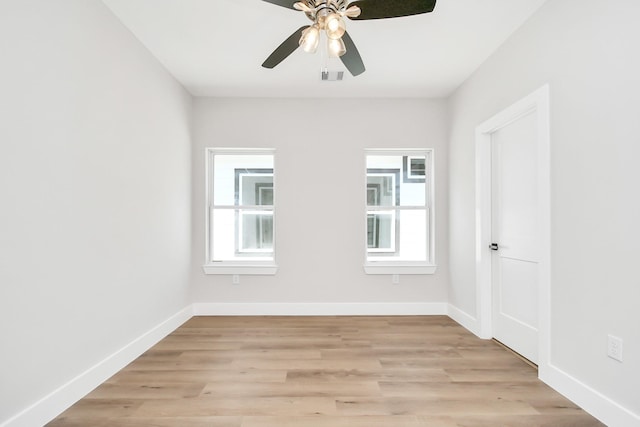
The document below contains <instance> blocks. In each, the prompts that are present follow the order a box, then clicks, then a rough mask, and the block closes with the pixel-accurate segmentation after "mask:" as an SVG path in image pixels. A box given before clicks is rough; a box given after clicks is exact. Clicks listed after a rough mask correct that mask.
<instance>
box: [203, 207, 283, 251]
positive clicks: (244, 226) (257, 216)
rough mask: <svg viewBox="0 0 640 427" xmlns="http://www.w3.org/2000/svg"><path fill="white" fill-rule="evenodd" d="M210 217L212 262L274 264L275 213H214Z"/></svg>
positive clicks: (235, 210)
mask: <svg viewBox="0 0 640 427" xmlns="http://www.w3.org/2000/svg"><path fill="white" fill-rule="evenodd" d="M211 217H212V227H211V236H212V242H213V245H212V260H213V261H269V260H273V235H274V234H273V211H262V210H249V209H212V210H211ZM234 224H235V226H234Z"/></svg>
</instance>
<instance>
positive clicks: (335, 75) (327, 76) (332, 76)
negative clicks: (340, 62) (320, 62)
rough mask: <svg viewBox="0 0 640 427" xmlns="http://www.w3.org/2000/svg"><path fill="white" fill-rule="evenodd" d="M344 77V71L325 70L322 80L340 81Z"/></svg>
mask: <svg viewBox="0 0 640 427" xmlns="http://www.w3.org/2000/svg"><path fill="white" fill-rule="evenodd" d="M343 77H344V71H323V72H322V80H325V81H328V82H338V81H341V80H342V78H343Z"/></svg>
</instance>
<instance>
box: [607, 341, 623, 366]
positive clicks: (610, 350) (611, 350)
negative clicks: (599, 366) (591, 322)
mask: <svg viewBox="0 0 640 427" xmlns="http://www.w3.org/2000/svg"><path fill="white" fill-rule="evenodd" d="M607 356H609V357H610V358H612V359H615V360H617V361H618V362H622V338H618V337H614V336H613V335H609V336H608V340H607Z"/></svg>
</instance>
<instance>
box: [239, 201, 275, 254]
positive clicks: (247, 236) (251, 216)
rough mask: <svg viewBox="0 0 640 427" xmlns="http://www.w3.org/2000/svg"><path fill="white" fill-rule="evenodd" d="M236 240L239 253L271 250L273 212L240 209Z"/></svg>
mask: <svg viewBox="0 0 640 427" xmlns="http://www.w3.org/2000/svg"><path fill="white" fill-rule="evenodd" d="M239 214H240V218H241V220H240V229H239V230H238V236H239V237H238V241H239V242H240V248H239V249H238V250H239V252H241V253H253V252H271V251H272V250H273V212H262V211H260V212H258V211H240V212H239Z"/></svg>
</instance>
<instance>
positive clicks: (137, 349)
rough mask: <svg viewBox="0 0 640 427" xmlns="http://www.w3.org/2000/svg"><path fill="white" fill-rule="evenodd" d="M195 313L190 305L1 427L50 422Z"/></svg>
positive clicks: (20, 426) (36, 424)
mask: <svg viewBox="0 0 640 427" xmlns="http://www.w3.org/2000/svg"><path fill="white" fill-rule="evenodd" d="M192 316H193V307H192V306H191V305H189V306H188V307H186V308H184V309H182V310H180V311H179V312H178V313H176V314H174V315H173V316H171V317H169V318H168V319H167V320H165V321H164V322H162V323H160V324H159V325H157V326H155V327H154V328H152V329H150V330H149V331H147V332H145V333H144V334H142V335H141V336H139V337H138V338H136V339H135V340H133V341H131V342H130V343H129V344H127V345H125V346H124V347H122V348H121V349H120V350H118V351H116V352H115V353H113V354H111V355H110V356H107V357H106V358H105V359H104V360H102V361H101V362H99V363H97V364H96V365H94V366H92V367H91V368H89V369H87V370H86V371H84V372H83V373H81V374H80V375H78V376H76V377H75V378H73V379H72V380H70V381H69V382H67V383H66V384H63V385H62V386H60V387H58V388H57V389H56V390H54V391H52V392H51V393H49V394H48V395H47V396H45V397H43V398H42V399H40V400H38V401H37V402H35V403H34V404H32V405H31V406H29V407H28V408H26V409H24V410H23V411H22V412H19V413H18V414H16V415H14V416H13V417H11V418H9V419H8V420H6V421H4V422H3V423H2V424H0V427H33V426H41V425H44V424H46V423H48V422H49V421H51V420H52V419H54V418H55V417H56V416H58V415H59V414H60V413H61V412H63V411H64V410H66V409H67V408H69V407H70V406H71V405H73V404H74V403H75V402H77V401H78V400H80V399H81V398H82V397H83V396H85V395H86V394H87V393H89V392H90V391H91V390H93V389H94V388H96V387H97V386H98V385H100V384H102V383H103V382H104V381H106V380H107V379H108V378H110V377H111V376H112V375H114V374H115V373H116V372H118V371H119V370H121V369H122V368H124V367H125V366H127V365H128V364H129V363H130V362H132V361H133V360H135V359H136V358H137V357H138V356H140V355H141V354H142V353H144V352H145V351H147V350H148V349H149V348H151V347H152V346H153V345H155V344H156V343H157V342H158V341H160V340H161V339H162V338H164V337H165V336H167V335H168V334H170V333H171V332H173V331H174V330H175V329H177V328H178V327H179V326H180V325H182V324H183V323H184V322H186V321H187V320H189V319H190V318H191V317H192Z"/></svg>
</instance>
